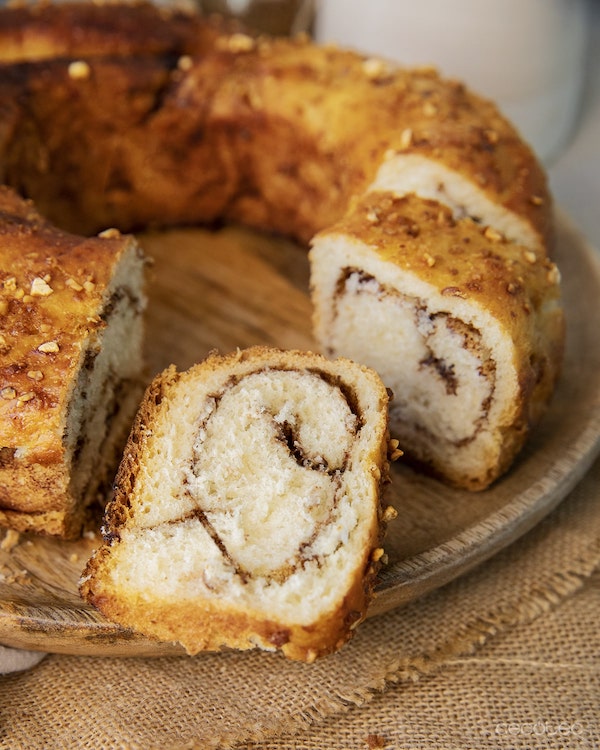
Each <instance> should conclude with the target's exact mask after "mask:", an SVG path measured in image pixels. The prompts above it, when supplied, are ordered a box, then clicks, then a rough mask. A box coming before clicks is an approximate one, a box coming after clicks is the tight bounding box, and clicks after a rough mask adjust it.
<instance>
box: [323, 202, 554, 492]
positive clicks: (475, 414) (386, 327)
mask: <svg viewBox="0 0 600 750" xmlns="http://www.w3.org/2000/svg"><path fill="white" fill-rule="evenodd" d="M311 286H312V296H313V303H314V309H315V313H314V315H315V334H316V337H317V339H318V340H319V342H320V344H321V346H322V347H323V351H324V352H326V353H327V355H329V356H340V355H343V356H347V357H350V358H352V359H354V360H356V361H359V362H364V363H365V364H368V365H369V366H371V367H373V368H374V369H376V370H377V371H378V372H379V374H380V375H381V377H382V379H383V381H384V382H385V384H386V385H387V386H388V387H389V388H390V389H391V390H392V391H393V393H394V400H393V402H392V404H391V413H390V422H391V431H392V434H393V435H394V437H396V438H398V439H399V440H400V443H401V446H402V449H403V450H404V451H405V452H406V453H407V454H408V455H409V456H411V457H412V458H413V459H414V460H416V461H417V462H419V463H421V464H424V465H426V466H429V467H430V469H431V470H433V471H434V472H435V473H436V474H437V475H439V476H441V477H442V478H444V479H445V480H446V481H448V482H449V483H451V484H453V485H456V486H458V487H461V488H466V489H483V488H485V487H487V486H488V485H489V484H490V483H491V482H492V481H493V480H494V479H496V478H497V477H498V476H499V475H500V474H501V473H503V472H504V471H505V470H506V469H507V468H508V466H509V465H510V463H511V462H512V460H513V459H514V457H515V455H516V453H517V451H518V450H519V449H520V447H521V446H522V444H523V441H524V439H525V437H526V435H527V433H528V431H529V429H530V427H531V425H532V424H533V423H534V422H535V421H537V419H538V418H539V416H540V414H541V413H542V412H543V410H544V408H545V406H546V404H547V402H548V400H549V398H550V394H551V393H552V390H553V387H554V384H555V381H556V378H557V376H558V370H559V367H560V361H561V353H562V341H563V316H562V311H561V308H560V304H559V287H558V273H557V271H556V268H555V266H554V265H553V264H552V263H551V262H550V261H548V260H547V259H546V258H545V257H544V256H543V255H540V254H537V255H536V253H535V252H533V251H532V250H530V249H529V248H528V247H526V246H522V245H517V244H515V243H513V242H510V241H508V240H506V239H505V238H504V237H503V236H502V235H501V234H500V233H499V232H498V231H497V230H491V229H490V228H489V227H482V226H480V225H478V224H476V223H475V222H473V221H472V220H471V219H458V220H457V219H455V218H454V217H453V213H452V210H451V209H450V208H448V207H446V206H443V205H441V204H440V203H438V202H435V201H431V200H425V199H422V198H419V197H418V196H416V195H414V194H412V195H407V196H405V197H403V198H397V197H395V196H393V195H391V194H389V193H371V194H370V195H368V196H367V197H366V198H364V199H363V200H362V201H361V202H359V203H358V204H357V205H356V207H355V209H354V211H353V212H352V213H351V214H349V215H348V216H347V217H346V219H344V220H343V221H342V222H340V223H339V224H338V225H337V226H336V227H334V228H332V229H331V230H328V231H326V232H323V233H321V234H320V235H319V236H318V237H317V238H316V239H315V241H314V243H313V247H312V250H311Z"/></svg>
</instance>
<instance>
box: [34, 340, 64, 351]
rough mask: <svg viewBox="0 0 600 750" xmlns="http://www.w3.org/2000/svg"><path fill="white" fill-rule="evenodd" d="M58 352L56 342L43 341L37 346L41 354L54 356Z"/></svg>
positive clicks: (58, 348)
mask: <svg viewBox="0 0 600 750" xmlns="http://www.w3.org/2000/svg"><path fill="white" fill-rule="evenodd" d="M59 350H60V347H59V346H58V344H57V343H56V341H45V342H44V343H43V344H40V345H39V346H38V352H42V354H56V352H58V351H59Z"/></svg>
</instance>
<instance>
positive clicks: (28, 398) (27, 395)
mask: <svg viewBox="0 0 600 750" xmlns="http://www.w3.org/2000/svg"><path fill="white" fill-rule="evenodd" d="M34 398H35V392H34V391H27V392H26V393H22V394H21V395H20V396H19V398H18V399H17V401H19V402H21V403H25V402H26V401H31V400H32V399H34Z"/></svg>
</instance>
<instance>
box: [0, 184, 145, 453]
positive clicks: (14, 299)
mask: <svg viewBox="0 0 600 750" xmlns="http://www.w3.org/2000/svg"><path fill="white" fill-rule="evenodd" d="M129 241H130V240H129V239H128V238H126V237H122V236H121V235H120V234H119V233H118V232H116V231H113V232H110V231H107V232H106V233H104V237H102V238H94V239H82V238H79V237H75V236H72V235H69V234H67V233H65V232H62V231H59V230H57V229H55V228H54V227H52V226H51V225H50V224H48V223H47V222H46V221H45V220H44V219H43V218H42V217H41V216H40V215H39V214H38V213H37V212H36V211H35V209H34V208H33V207H32V205H31V204H30V203H29V202H27V201H24V200H21V199H20V198H18V197H17V196H15V195H14V193H12V192H11V191H9V190H7V189H5V188H2V187H0V315H1V317H2V331H1V332H0V383H3V384H9V385H5V387H3V388H2V390H1V391H0V445H6V446H10V445H13V443H14V435H15V434H18V435H19V440H20V441H21V443H20V444H21V445H23V446H27V453H28V455H27V456H22V458H24V459H30V460H35V461H39V462H41V463H44V461H48V462H51V461H53V460H57V459H58V458H60V457H59V456H57V455H55V452H56V451H57V450H59V451H60V450H62V449H63V448H62V446H61V444H60V443H58V442H57V440H56V435H57V434H58V435H60V431H61V429H60V425H61V424H62V420H63V417H64V415H63V410H64V408H66V396H65V382H69V380H70V378H71V377H72V374H73V373H74V372H75V371H76V369H77V367H78V364H79V359H80V356H81V352H82V350H83V346H84V342H85V338H86V335H87V334H89V333H90V332H91V331H93V330H95V329H98V328H100V327H102V326H103V325H104V323H103V321H102V319H101V317H100V314H99V313H100V311H101V309H102V303H103V296H104V295H105V292H106V287H107V283H108V281H109V280H110V278H111V275H112V273H113V270H114V264H115V263H116V262H117V260H118V258H119V257H120V255H121V253H122V251H123V249H124V247H125V246H126V245H127V243H128V242H129ZM15 426H17V427H18V429H17V430H16V431H15Z"/></svg>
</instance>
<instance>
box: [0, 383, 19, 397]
mask: <svg viewBox="0 0 600 750" xmlns="http://www.w3.org/2000/svg"><path fill="white" fill-rule="evenodd" d="M0 396H2V398H3V399H5V400H6V401H12V400H13V398H16V397H17V392H16V391H15V389H14V388H13V387H12V386H10V385H7V386H6V387H5V388H3V389H2V390H1V391H0Z"/></svg>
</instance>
